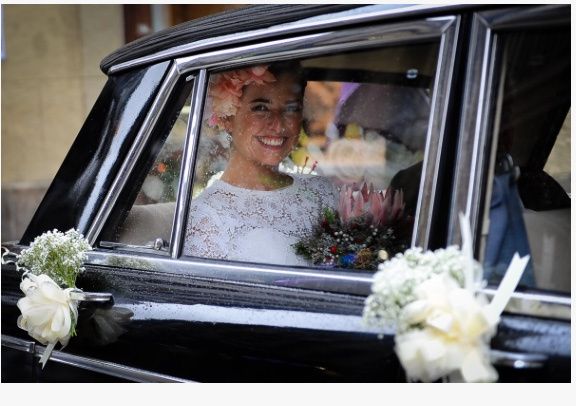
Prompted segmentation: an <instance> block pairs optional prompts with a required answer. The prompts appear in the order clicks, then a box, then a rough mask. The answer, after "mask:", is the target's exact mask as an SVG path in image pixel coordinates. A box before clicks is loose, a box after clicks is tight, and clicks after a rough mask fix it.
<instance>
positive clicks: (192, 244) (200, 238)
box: [184, 204, 229, 259]
mask: <svg viewBox="0 0 576 406" xmlns="http://www.w3.org/2000/svg"><path fill="white" fill-rule="evenodd" d="M228 235H229V234H228V233H226V232H225V230H224V228H223V224H222V222H221V221H220V219H219V216H218V215H217V214H216V213H215V212H214V211H213V210H212V209H211V208H209V207H207V206H206V205H202V204H197V205H193V206H192V208H191V209H190V213H189V216H188V226H187V227H186V239H185V241H184V255H188V256H195V257H203V258H216V259H225V258H226V257H227V253H228V249H227V246H228V243H229V241H227V239H228V237H227V236H228Z"/></svg>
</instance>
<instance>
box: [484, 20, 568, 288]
mask: <svg viewBox="0 0 576 406" xmlns="http://www.w3.org/2000/svg"><path fill="white" fill-rule="evenodd" d="M499 41H500V47H499V52H500V53H501V54H500V58H501V66H502V71H501V73H500V85H499V91H498V102H497V105H498V112H497V117H498V119H497V123H496V136H497V139H496V141H495V143H496V148H495V149H496V157H495V165H494V176H493V182H492V195H491V199H490V200H489V202H488V204H489V213H488V218H489V232H488V238H487V240H486V245H485V255H484V266H485V270H486V272H487V275H486V276H487V277H488V280H489V282H492V283H498V281H499V280H500V279H501V278H502V275H503V273H504V271H505V270H506V267H507V265H508V263H509V261H510V259H511V258H512V255H513V254H514V252H518V253H519V254H521V255H526V254H530V255H531V261H530V263H529V265H528V267H527V269H526V271H525V273H524V275H523V277H522V280H521V282H520V284H521V286H524V287H528V288H530V287H531V288H539V289H546V290H555V291H566V292H569V291H570V192H571V191H570V86H569V85H568V84H569V82H570V28H569V27H567V28H564V29H563V28H554V29H552V28H550V29H541V30H530V31H522V32H510V33H502V34H501V35H500V37H499Z"/></svg>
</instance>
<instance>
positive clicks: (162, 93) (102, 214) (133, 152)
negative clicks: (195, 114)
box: [85, 63, 180, 245]
mask: <svg viewBox="0 0 576 406" xmlns="http://www.w3.org/2000/svg"><path fill="white" fill-rule="evenodd" d="M179 77H180V75H179V74H178V69H177V67H176V66H175V65H174V64H173V63H172V64H171V65H170V67H169V69H168V72H167V74H166V77H165V78H164V79H163V81H162V84H161V86H160V89H159V91H158V95H157V97H156V99H154V102H153V103H152V106H151V107H150V110H149V111H148V113H147V114H146V117H145V119H144V122H143V123H142V126H141V127H140V129H139V131H138V133H137V134H136V138H135V139H134V143H133V144H132V146H131V147H130V150H129V151H128V154H127V155H126V159H125V160H124V162H123V163H122V166H121V167H120V170H119V171H118V174H117V175H116V177H115V178H114V182H113V183H112V185H111V186H110V190H109V191H108V193H107V195H106V196H105V197H104V200H103V202H102V204H101V205H100V208H99V210H98V212H97V213H96V216H95V217H94V220H93V221H92V224H91V225H90V228H89V229H88V232H87V233H86V236H85V237H86V239H87V240H88V241H89V242H90V244H91V245H94V243H95V241H96V238H97V237H98V235H99V234H100V232H101V231H102V228H103V227H104V224H105V222H106V220H107V218H108V216H109V215H110V212H111V211H112V208H113V207H114V204H115V203H116V201H117V199H118V196H119V195H120V192H121V191H122V189H124V187H125V186H126V182H127V180H128V177H129V175H130V174H131V173H132V171H133V169H134V166H135V164H136V161H137V159H138V158H139V156H140V155H141V153H142V150H143V149H144V146H145V145H146V143H147V142H148V140H149V139H150V136H151V134H152V129H153V128H154V127H155V125H156V123H157V122H158V118H159V117H160V115H161V113H162V111H164V109H165V107H166V102H167V101H168V98H169V96H170V94H171V93H172V91H173V89H174V87H175V86H176V82H177V81H178V79H179Z"/></svg>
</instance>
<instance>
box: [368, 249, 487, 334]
mask: <svg viewBox="0 0 576 406" xmlns="http://www.w3.org/2000/svg"><path fill="white" fill-rule="evenodd" d="M466 264H467V261H466V258H465V256H464V254H463V253H462V252H461V251H460V250H459V249H458V247H456V246H450V247H447V248H441V249H438V250H436V251H424V250H423V249H422V248H420V247H416V248H410V249H408V250H406V251H405V252H404V253H403V254H396V256H395V257H393V258H392V259H390V260H389V261H386V262H383V263H381V264H380V265H379V266H378V272H376V274H374V279H373V283H372V294H371V295H370V296H368V298H367V299H366V302H365V307H364V315H363V317H364V321H365V322H366V323H367V324H370V325H376V326H380V327H386V326H397V321H398V318H399V316H400V312H401V311H402V309H403V308H404V307H405V306H406V305H407V304H409V303H411V302H413V301H414V300H415V299H416V296H415V293H414V289H415V288H416V287H417V286H418V285H420V284H421V283H422V282H424V281H426V280H428V279H430V278H431V277H432V276H435V275H440V274H447V275H448V276H450V277H452V278H453V279H454V280H456V281H457V282H458V284H459V285H460V286H464V269H465V266H466ZM474 271H475V279H476V281H477V282H478V283H479V281H480V280H481V279H482V268H481V267H480V265H479V264H478V263H476V262H475V263H474Z"/></svg>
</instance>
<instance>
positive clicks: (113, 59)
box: [100, 4, 362, 74]
mask: <svg viewBox="0 0 576 406" xmlns="http://www.w3.org/2000/svg"><path fill="white" fill-rule="evenodd" d="M361 6H362V5H358V4H356V5H355V4H332V5H322V4H312V5H304V4H258V5H252V6H247V7H243V8H240V9H234V10H228V11H224V12H221V13H218V14H213V15H209V16H206V17H202V18H198V19H195V20H191V21H188V22H185V23H182V24H179V25H176V26H174V27H170V28H168V29H165V30H162V31H159V32H156V33H154V34H151V35H147V36H145V37H142V38H140V39H137V40H136V41H133V42H130V43H129V44H126V45H125V46H123V47H122V48H119V49H118V50H116V51H115V52H113V53H111V54H110V55H108V56H106V57H105V58H104V59H103V60H102V62H101V63H100V69H102V71H103V72H104V73H106V74H109V73H111V72H110V68H111V67H112V66H115V65H119V64H124V63H126V62H129V61H132V60H135V59H141V58H143V57H146V56H148V55H153V54H156V53H158V52H160V51H163V50H166V49H169V48H174V47H177V46H180V45H184V44H188V43H191V42H194V41H199V40H205V39H210V38H215V37H220V36H223V35H229V34H235V33H240V32H245V31H250V30H255V29H262V28H268V27H271V26H274V25H278V24H283V23H289V22H293V21H298V20H301V19H304V18H309V17H314V16H317V15H321V14H328V13H335V12H339V11H345V10H350V9H352V8H358V7H361ZM158 60H159V58H155V59H154V61H155V62H157V61H158Z"/></svg>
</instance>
